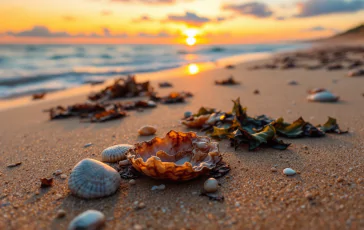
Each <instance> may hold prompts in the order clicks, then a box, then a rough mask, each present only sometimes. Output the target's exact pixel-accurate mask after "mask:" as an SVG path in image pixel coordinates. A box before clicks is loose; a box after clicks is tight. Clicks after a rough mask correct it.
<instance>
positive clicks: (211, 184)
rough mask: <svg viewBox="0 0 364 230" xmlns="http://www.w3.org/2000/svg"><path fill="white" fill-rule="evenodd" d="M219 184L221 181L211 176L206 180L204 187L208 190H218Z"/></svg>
mask: <svg viewBox="0 0 364 230" xmlns="http://www.w3.org/2000/svg"><path fill="white" fill-rule="evenodd" d="M218 186H219V182H217V180H216V179H215V178H209V179H208V180H207V181H205V183H204V185H203V188H204V190H205V191H206V192H209V193H210V192H216V191H217V189H218Z"/></svg>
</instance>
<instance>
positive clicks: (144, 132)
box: [138, 125, 157, 136]
mask: <svg viewBox="0 0 364 230" xmlns="http://www.w3.org/2000/svg"><path fill="white" fill-rule="evenodd" d="M156 132H157V129H156V128H155V127H154V126H150V125H146V126H143V127H141V128H140V129H139V130H138V133H139V135H141V136H150V135H153V134H155V133H156Z"/></svg>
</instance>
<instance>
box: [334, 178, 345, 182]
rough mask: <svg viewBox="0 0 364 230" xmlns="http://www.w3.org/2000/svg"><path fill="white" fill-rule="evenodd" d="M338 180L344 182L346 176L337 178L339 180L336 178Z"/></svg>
mask: <svg viewBox="0 0 364 230" xmlns="http://www.w3.org/2000/svg"><path fill="white" fill-rule="evenodd" d="M336 181H337V182H339V183H340V182H343V181H344V178H342V177H339V178H337V180H336Z"/></svg>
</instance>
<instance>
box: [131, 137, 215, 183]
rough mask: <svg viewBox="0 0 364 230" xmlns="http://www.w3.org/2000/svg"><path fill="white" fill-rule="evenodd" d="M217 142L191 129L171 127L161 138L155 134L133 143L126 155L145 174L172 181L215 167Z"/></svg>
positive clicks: (202, 172)
mask: <svg viewBox="0 0 364 230" xmlns="http://www.w3.org/2000/svg"><path fill="white" fill-rule="evenodd" d="M202 143H206V144H202ZM218 145H219V144H218V143H217V142H211V140H210V138H208V137H199V136H197V134H196V133H194V132H188V133H182V132H176V131H173V130H172V131H170V132H169V133H167V135H166V136H165V137H164V138H159V137H156V138H153V139H152V140H151V141H147V142H142V143H137V144H135V148H133V149H131V150H130V151H129V153H128V158H129V160H130V161H131V163H132V165H133V167H134V168H135V169H136V170H138V171H139V172H142V173H144V174H145V175H147V176H150V177H153V178H156V179H166V180H173V181H184V180H191V179H193V178H195V177H198V176H200V175H201V174H204V173H206V172H208V171H210V170H211V169H213V168H215V166H216V164H217V163H218V162H220V161H221V159H222V157H221V155H220V153H219V147H218ZM201 147H202V148H201Z"/></svg>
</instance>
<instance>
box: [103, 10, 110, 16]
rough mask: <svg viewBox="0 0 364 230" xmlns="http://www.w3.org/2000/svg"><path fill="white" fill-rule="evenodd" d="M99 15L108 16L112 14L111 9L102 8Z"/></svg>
mask: <svg viewBox="0 0 364 230" xmlns="http://www.w3.org/2000/svg"><path fill="white" fill-rule="evenodd" d="M100 14H101V16H109V15H111V14H112V11H111V10H102V11H101V12H100Z"/></svg>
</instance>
